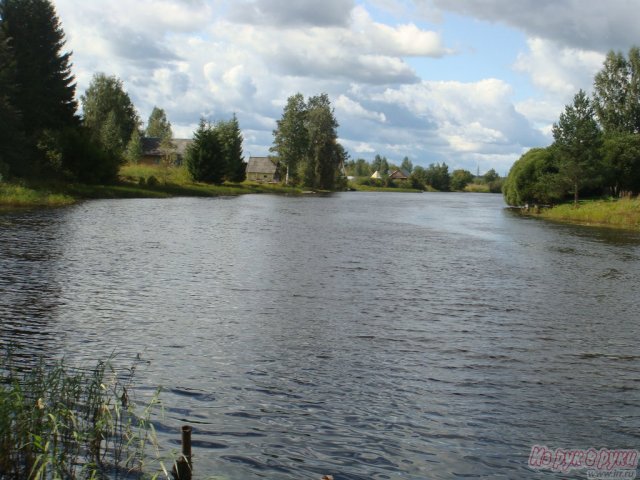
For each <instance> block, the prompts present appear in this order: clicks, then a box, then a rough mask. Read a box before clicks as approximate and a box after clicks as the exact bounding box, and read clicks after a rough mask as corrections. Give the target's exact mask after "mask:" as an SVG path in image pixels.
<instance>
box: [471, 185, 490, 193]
mask: <svg viewBox="0 0 640 480" xmlns="http://www.w3.org/2000/svg"><path fill="white" fill-rule="evenodd" d="M464 191H465V192H472V193H491V190H489V185H487V184H486V183H469V184H467V186H465V187H464Z"/></svg>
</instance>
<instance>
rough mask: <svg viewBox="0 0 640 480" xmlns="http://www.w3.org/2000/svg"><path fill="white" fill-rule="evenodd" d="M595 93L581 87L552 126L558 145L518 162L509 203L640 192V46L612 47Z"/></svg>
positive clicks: (509, 181)
mask: <svg viewBox="0 0 640 480" xmlns="http://www.w3.org/2000/svg"><path fill="white" fill-rule="evenodd" d="M593 86H594V89H593V95H592V96H591V97H589V96H588V95H587V94H586V93H585V92H584V91H583V90H580V91H578V93H577V94H576V95H575V96H574V98H573V102H572V103H571V104H569V105H566V106H565V109H564V111H563V112H562V114H561V115H560V118H559V120H558V121H557V122H556V123H554V125H553V130H552V131H553V140H554V141H553V143H552V144H551V145H550V146H549V147H546V148H534V149H531V150H529V151H528V152H527V153H525V154H524V155H523V156H522V157H521V158H520V159H519V160H517V161H516V162H515V163H514V164H513V166H512V167H511V170H510V171H509V175H508V177H507V180H506V181H505V185H504V188H503V193H504V196H505V200H506V201H507V203H509V204H510V205H524V204H526V203H541V204H552V203H555V202H558V201H562V200H564V199H567V198H573V202H574V204H576V205H577V203H578V200H579V198H580V196H581V195H602V194H609V195H612V196H616V197H618V196H622V195H627V194H628V195H630V194H638V193H640V49H639V48H638V47H632V48H630V49H629V52H628V55H626V56H625V55H624V54H623V53H621V52H614V51H610V52H609V53H608V54H607V57H606V59H605V61H604V64H603V67H602V69H601V70H600V71H599V72H598V73H597V74H596V75H595V77H594V84H593Z"/></svg>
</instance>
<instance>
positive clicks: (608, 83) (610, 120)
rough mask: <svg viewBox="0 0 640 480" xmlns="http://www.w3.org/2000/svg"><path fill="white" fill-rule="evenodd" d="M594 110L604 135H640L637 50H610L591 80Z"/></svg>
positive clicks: (635, 48)
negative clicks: (626, 52) (592, 82)
mask: <svg viewBox="0 0 640 480" xmlns="http://www.w3.org/2000/svg"><path fill="white" fill-rule="evenodd" d="M593 98H594V102H593V103H594V109H595V114H596V115H597V118H598V121H599V122H600V125H601V126H602V129H603V131H604V133H605V134H606V135H612V134H618V133H640V49H638V47H633V48H631V49H630V50H629V56H628V58H625V56H624V54H622V53H620V52H618V53H616V52H614V51H610V52H609V53H608V54H607V57H606V59H605V62H604V65H603V67H602V70H600V71H599V72H598V73H597V74H596V76H595V78H594V94H593Z"/></svg>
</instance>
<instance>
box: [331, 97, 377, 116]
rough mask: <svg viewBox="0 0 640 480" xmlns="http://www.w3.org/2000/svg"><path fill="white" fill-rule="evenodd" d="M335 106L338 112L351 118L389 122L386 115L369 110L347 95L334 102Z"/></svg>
mask: <svg viewBox="0 0 640 480" xmlns="http://www.w3.org/2000/svg"><path fill="white" fill-rule="evenodd" d="M333 105H334V106H335V109H336V110H337V111H338V112H343V113H344V114H346V115H349V116H353V117H360V118H365V119H368V120H375V121H377V122H380V123H384V122H386V121H387V117H386V116H385V114H384V113H381V112H373V111H371V110H367V109H365V108H364V107H363V106H362V105H361V104H360V103H358V102H356V101H355V100H352V99H350V98H349V97H347V96H346V95H340V96H338V98H337V99H336V100H335V101H334V102H333Z"/></svg>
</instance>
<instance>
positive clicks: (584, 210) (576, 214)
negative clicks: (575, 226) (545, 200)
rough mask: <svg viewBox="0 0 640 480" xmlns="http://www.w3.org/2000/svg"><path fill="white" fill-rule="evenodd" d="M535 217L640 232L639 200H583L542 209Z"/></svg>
mask: <svg viewBox="0 0 640 480" xmlns="http://www.w3.org/2000/svg"><path fill="white" fill-rule="evenodd" d="M536 216H539V217H542V218H546V219H549V220H555V221H562V222H573V223H580V224H584V225H600V226H607V227H615V228H626V229H632V230H640V199H639V198H621V199H612V200H584V201H581V202H580V203H579V205H578V208H575V207H574V205H573V204H572V203H571V204H562V205H557V206H555V207H553V208H548V209H542V210H541V211H540V213H539V214H536Z"/></svg>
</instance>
